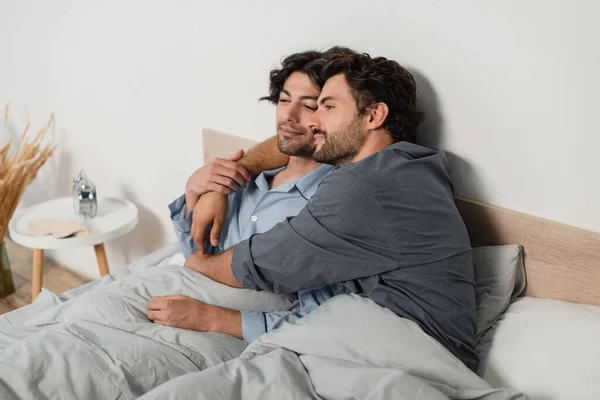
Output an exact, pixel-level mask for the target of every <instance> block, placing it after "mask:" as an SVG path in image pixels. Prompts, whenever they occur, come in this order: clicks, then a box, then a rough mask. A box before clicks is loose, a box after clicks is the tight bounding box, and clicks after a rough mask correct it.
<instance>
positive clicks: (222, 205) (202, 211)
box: [190, 192, 227, 254]
mask: <svg viewBox="0 0 600 400" xmlns="http://www.w3.org/2000/svg"><path fill="white" fill-rule="evenodd" d="M226 214H227V196H225V195H224V194H221V193H217V192H209V193H206V194H205V195H203V196H202V197H200V200H198V202H197V203H196V206H195V207H194V217H193V220H192V230H191V231H190V233H191V235H192V239H193V240H194V242H195V243H196V246H198V251H199V252H200V253H202V254H204V252H205V251H204V240H205V239H208V238H206V230H207V229H208V226H209V225H210V224H212V228H211V230H210V244H212V245H213V246H215V247H217V246H218V245H219V237H220V236H221V226H222V225H223V221H224V220H225V215H226Z"/></svg>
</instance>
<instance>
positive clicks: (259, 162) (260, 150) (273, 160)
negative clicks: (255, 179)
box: [238, 136, 290, 176]
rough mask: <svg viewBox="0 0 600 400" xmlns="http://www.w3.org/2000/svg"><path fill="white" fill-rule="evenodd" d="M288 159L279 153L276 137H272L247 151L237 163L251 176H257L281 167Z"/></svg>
mask: <svg viewBox="0 0 600 400" xmlns="http://www.w3.org/2000/svg"><path fill="white" fill-rule="evenodd" d="M289 159H290V157H289V156H288V155H286V154H283V153H282V152H280V151H279V147H278V146H277V136H273V137H272V138H270V139H267V140H265V141H264V142H262V143H259V144H257V145H256V146H254V147H253V148H251V149H250V150H248V151H247V152H246V155H244V157H242V158H241V159H240V160H239V161H238V163H239V164H240V165H241V166H242V167H244V168H245V169H246V170H247V171H248V172H249V173H250V174H251V175H252V176H257V175H258V174H260V173H261V172H263V171H266V170H270V169H275V168H279V167H283V166H284V165H286V164H287V163H288V160H289Z"/></svg>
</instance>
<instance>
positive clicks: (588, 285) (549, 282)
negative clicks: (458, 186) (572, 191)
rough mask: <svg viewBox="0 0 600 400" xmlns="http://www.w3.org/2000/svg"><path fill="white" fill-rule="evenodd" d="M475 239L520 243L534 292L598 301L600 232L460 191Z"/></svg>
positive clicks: (465, 217) (482, 243)
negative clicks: (462, 193) (487, 202)
mask: <svg viewBox="0 0 600 400" xmlns="http://www.w3.org/2000/svg"><path fill="white" fill-rule="evenodd" d="M456 206H457V207H458V210H459V211H460V213H461V215H462V217H463V220H464V221H465V224H466V225H467V229H468V230H469V236H470V237H471V244H472V245H473V246H474V247H475V246H487V245H498V244H519V245H521V246H522V247H523V250H524V253H525V272H526V276H527V287H526V290H525V294H526V295H527V296H531V297H542V298H551V299H558V300H565V301H570V302H574V303H586V304H594V305H600V233H596V232H591V231H586V230H584V229H579V228H576V227H573V226H570V225H565V224H561V223H558V222H554V221H550V220H547V219H543V218H538V217H534V216H532V215H528V214H523V213H520V212H517V211H513V210H509V209H506V208H501V207H496V206H492V205H489V204H485V203H480V202H477V201H474V200H470V199H466V198H461V197H457V198H456Z"/></svg>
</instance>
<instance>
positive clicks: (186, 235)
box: [169, 194, 217, 259]
mask: <svg viewBox="0 0 600 400" xmlns="http://www.w3.org/2000/svg"><path fill="white" fill-rule="evenodd" d="M185 206H186V203H185V194H183V195H181V196H180V197H178V198H176V199H175V200H174V201H173V202H172V203H171V204H169V211H170V217H171V222H172V223H173V229H174V230H175V236H176V237H177V242H178V243H179V247H180V248H181V251H182V253H183V255H184V256H185V258H186V259H187V258H188V257H189V256H190V255H191V254H193V253H195V252H197V251H198V246H196V243H195V242H194V239H193V238H192V235H191V233H190V231H191V229H192V219H193V217H194V211H191V212H190V213H189V214H188V215H187V217H186V216H185ZM211 229H212V224H210V225H209V226H208V228H207V234H210V230H211ZM204 249H205V250H206V251H207V252H208V253H215V252H216V250H217V248H216V247H213V246H211V245H210V244H209V243H207V242H204Z"/></svg>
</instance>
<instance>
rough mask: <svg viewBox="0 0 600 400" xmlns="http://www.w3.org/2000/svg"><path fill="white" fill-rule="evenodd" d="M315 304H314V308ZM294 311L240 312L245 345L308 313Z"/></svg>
mask: <svg viewBox="0 0 600 400" xmlns="http://www.w3.org/2000/svg"><path fill="white" fill-rule="evenodd" d="M316 307H317V306H316V305H315V308H316ZM308 312H309V311H306V313H302V312H295V311H273V312H242V334H243V335H244V343H246V346H247V345H249V344H250V343H252V342H253V341H255V340H256V339H258V338H259V337H260V336H261V335H263V334H265V333H267V332H271V331H272V330H274V329H278V328H281V327H282V326H283V325H284V324H286V323H288V324H293V323H295V322H296V321H298V320H299V319H300V318H302V317H303V316H304V315H306V314H308Z"/></svg>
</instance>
